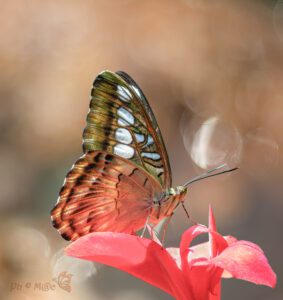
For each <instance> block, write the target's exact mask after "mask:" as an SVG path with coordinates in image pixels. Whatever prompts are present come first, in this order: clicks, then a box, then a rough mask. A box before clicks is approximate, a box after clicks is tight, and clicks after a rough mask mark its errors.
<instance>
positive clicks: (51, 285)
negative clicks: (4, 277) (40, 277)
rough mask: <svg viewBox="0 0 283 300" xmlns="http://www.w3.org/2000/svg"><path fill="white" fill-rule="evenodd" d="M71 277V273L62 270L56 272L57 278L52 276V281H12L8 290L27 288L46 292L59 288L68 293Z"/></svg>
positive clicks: (19, 290) (15, 290)
mask: <svg viewBox="0 0 283 300" xmlns="http://www.w3.org/2000/svg"><path fill="white" fill-rule="evenodd" d="M72 277H73V274H71V273H69V272H67V271H63V272H61V273H59V274H58V276H57V278H53V279H52V281H34V282H31V281H27V282H19V281H14V282H11V283H10V292H22V291H27V290H33V291H40V292H48V291H55V290H56V289H58V288H60V289H62V290H64V291H66V292H68V293H70V292H71V291H72Z"/></svg>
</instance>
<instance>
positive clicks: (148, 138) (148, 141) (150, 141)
mask: <svg viewBox="0 0 283 300" xmlns="http://www.w3.org/2000/svg"><path fill="white" fill-rule="evenodd" d="M153 143H154V140H153V138H152V136H151V135H148V137H147V142H146V144H145V145H144V146H143V148H145V147H147V146H150V145H152V144H153Z"/></svg>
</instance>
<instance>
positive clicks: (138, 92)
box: [132, 85, 141, 98]
mask: <svg viewBox="0 0 283 300" xmlns="http://www.w3.org/2000/svg"><path fill="white" fill-rule="evenodd" d="M132 88H133V90H134V91H135V93H136V94H137V95H138V96H139V97H140V98H141V93H140V91H139V89H138V88H137V87H135V86H134V85H132Z"/></svg>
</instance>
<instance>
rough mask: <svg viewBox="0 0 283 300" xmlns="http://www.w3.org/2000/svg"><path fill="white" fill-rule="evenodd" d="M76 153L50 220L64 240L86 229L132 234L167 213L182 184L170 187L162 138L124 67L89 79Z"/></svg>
mask: <svg viewBox="0 0 283 300" xmlns="http://www.w3.org/2000/svg"><path fill="white" fill-rule="evenodd" d="M86 123H87V124H86V128H85V129H84V131H83V153H84V154H83V155H82V156H81V157H80V158H79V159H78V160H77V161H76V162H75V163H74V165H73V166H72V168H71V170H70V171H69V172H68V173H67V175H66V178H65V181H64V184H63V187H62V188H61V190H60V193H59V198H58V201H57V204H56V205H55V207H54V208H53V209H52V211H51V218H52V222H53V226H54V227H55V228H56V229H57V230H58V231H59V233H60V234H61V235H62V237H63V238H65V239H66V240H72V241H74V240H76V239H78V238H79V237H81V236H84V235H86V234H88V233H90V232H101V231H112V232H124V233H135V232H137V231H138V230H139V229H141V228H143V227H144V226H145V224H147V222H148V224H152V225H155V224H157V223H158V222H159V221H161V220H163V219H164V218H167V217H170V216H171V215H172V214H173V212H174V210H175V209H176V207H177V206H178V205H179V204H180V203H181V202H182V201H183V200H184V197H185V195H186V192H187V188H186V187H185V186H178V187H176V188H172V187H171V183H172V177H171V169H170V163H169V159H168V155H167V151H166V148H165V145H164V142H163V138H162V135H161V132H160V129H159V127H158V124H157V122H156V119H155V117H154V114H153V112H152V110H151V108H150V105H149V103H148V101H147V99H146V97H145V96H144V94H143V92H142V91H141V89H140V88H139V86H138V85H137V84H136V82H135V81H134V80H133V79H132V78H131V77H130V76H129V75H128V74H126V73H125V72H122V71H118V72H116V73H113V72H110V71H103V72H102V73H100V74H99V75H98V76H97V77H96V79H95V80H94V83H93V87H92V90H91V101H90V109H89V112H88V114H87V120H86Z"/></svg>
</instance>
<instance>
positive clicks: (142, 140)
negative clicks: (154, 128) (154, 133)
mask: <svg viewBox="0 0 283 300" xmlns="http://www.w3.org/2000/svg"><path fill="white" fill-rule="evenodd" d="M135 138H136V140H137V142H138V143H142V142H144V135H143V134H139V133H135Z"/></svg>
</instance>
